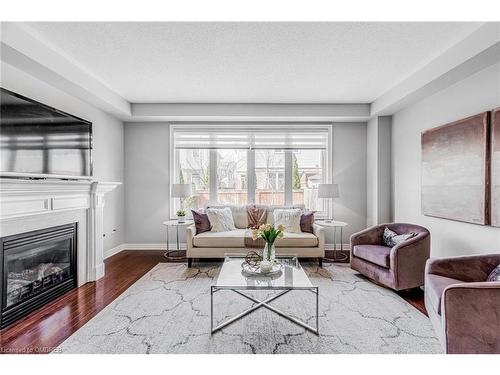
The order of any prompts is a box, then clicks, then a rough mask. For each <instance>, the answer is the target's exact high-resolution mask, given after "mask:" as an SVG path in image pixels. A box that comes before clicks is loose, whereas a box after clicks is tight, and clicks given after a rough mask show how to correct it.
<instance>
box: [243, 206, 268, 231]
mask: <svg viewBox="0 0 500 375" xmlns="http://www.w3.org/2000/svg"><path fill="white" fill-rule="evenodd" d="M247 220H248V228H250V229H258V228H259V227H260V226H261V225H263V224H265V223H266V220H267V210H266V209H265V208H263V207H261V208H257V207H255V206H248V207H247Z"/></svg>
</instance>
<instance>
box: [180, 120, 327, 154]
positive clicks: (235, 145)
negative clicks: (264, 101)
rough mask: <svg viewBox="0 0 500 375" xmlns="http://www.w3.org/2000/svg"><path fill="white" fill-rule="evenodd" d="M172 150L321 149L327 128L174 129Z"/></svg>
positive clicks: (325, 140)
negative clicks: (173, 148) (173, 147)
mask: <svg viewBox="0 0 500 375" xmlns="http://www.w3.org/2000/svg"><path fill="white" fill-rule="evenodd" d="M174 146H175V148H176V149H247V150H259V149H275V150H325V149H326V148H327V146H328V129H327V128H325V127H312V126H310V125H304V126H303V127H302V128H299V127H297V126H296V125H294V127H293V128H292V129H289V128H272V127H266V128H254V129H253V128H245V129H241V130H239V129H235V130H229V129H224V130H222V129H207V128H206V127H201V128H192V127H190V128H189V129H175V131H174Z"/></svg>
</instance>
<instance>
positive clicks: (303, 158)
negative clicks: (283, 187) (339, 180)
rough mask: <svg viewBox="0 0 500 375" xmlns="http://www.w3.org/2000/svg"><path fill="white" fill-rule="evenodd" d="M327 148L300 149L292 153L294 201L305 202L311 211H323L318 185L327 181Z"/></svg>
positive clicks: (295, 202)
mask: <svg viewBox="0 0 500 375" xmlns="http://www.w3.org/2000/svg"><path fill="white" fill-rule="evenodd" d="M325 152H326V151H325V150H299V151H295V152H293V154H292V189H293V203H294V204H303V205H305V206H306V208H307V209H309V210H311V211H321V210H322V204H323V202H319V201H318V185H319V184H321V183H322V182H324V181H325V176H324V173H323V171H324V160H325Z"/></svg>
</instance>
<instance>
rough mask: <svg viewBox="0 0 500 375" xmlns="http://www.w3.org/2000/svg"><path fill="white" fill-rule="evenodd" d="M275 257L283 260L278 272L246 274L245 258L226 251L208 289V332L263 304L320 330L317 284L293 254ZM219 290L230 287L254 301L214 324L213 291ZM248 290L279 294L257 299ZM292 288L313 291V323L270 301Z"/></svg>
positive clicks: (312, 330)
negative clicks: (309, 323)
mask: <svg viewBox="0 0 500 375" xmlns="http://www.w3.org/2000/svg"><path fill="white" fill-rule="evenodd" d="M276 259H277V260H278V261H279V262H280V263H281V264H282V270H281V272H280V273H278V274H274V275H269V276H260V275H248V274H246V273H244V272H242V271H243V269H242V267H241V264H242V262H243V261H244V260H245V255H241V254H238V255H233V254H226V256H225V260H224V264H223V265H222V269H221V271H220V273H219V277H218V278H217V282H216V283H215V285H212V286H211V290H210V330H211V333H215V332H217V331H219V330H221V329H222V328H224V327H226V326H228V325H229V324H231V323H234V322H235V321H237V320H239V319H241V318H243V317H244V316H245V315H248V314H250V313H251V312H253V311H255V310H257V309H259V308H261V307H265V308H267V309H268V310H270V311H273V312H275V313H276V314H278V315H280V316H282V317H283V318H286V319H288V320H290V321H292V322H294V323H295V324H298V325H299V326H301V327H304V328H305V329H307V330H309V331H311V332H313V333H315V334H316V335H318V334H319V325H318V307H319V306H318V304H319V289H318V287H317V286H313V285H312V284H311V281H310V280H309V278H308V277H307V275H306V273H305V272H304V270H303V269H302V266H301V265H300V263H299V261H298V259H297V257H296V256H294V255H286V256H278V257H276ZM220 290H231V291H233V292H235V293H236V294H239V295H240V296H242V297H244V298H247V299H249V300H250V301H252V302H255V305H253V306H252V307H250V308H249V309H247V310H245V311H243V312H242V313H240V314H238V315H236V316H234V317H232V318H230V319H228V320H226V321H225V322H223V323H221V324H219V325H218V326H216V327H214V321H213V315H214V294H215V293H217V292H218V291H220ZM248 290H252V291H255V290H276V291H277V292H279V293H278V294H275V295H273V296H272V297H269V298H267V299H265V300H264V301H260V300H258V299H257V298H254V297H253V296H251V295H248V294H246V293H245V292H244V291H248ZM293 290H309V291H311V292H312V293H314V294H315V295H316V315H315V318H316V327H312V326H310V325H308V324H306V323H304V322H303V321H301V320H299V319H297V318H295V317H292V316H290V315H288V314H287V313H285V312H283V311H281V310H278V309H277V308H275V307H274V306H271V305H270V302H271V301H274V300H276V299H277V298H279V297H281V296H283V295H285V294H287V293H289V292H291V291H293Z"/></svg>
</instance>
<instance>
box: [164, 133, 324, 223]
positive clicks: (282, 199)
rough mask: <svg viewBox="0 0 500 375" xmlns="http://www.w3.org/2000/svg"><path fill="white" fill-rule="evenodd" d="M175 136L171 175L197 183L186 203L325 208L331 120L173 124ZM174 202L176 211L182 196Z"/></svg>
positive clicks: (188, 206) (178, 180) (190, 205)
mask: <svg viewBox="0 0 500 375" xmlns="http://www.w3.org/2000/svg"><path fill="white" fill-rule="evenodd" d="M171 139H172V145H171V146H172V152H171V181H172V183H185V184H190V185H191V192H192V195H191V197H188V198H185V199H184V200H183V202H182V204H183V207H184V208H185V209H188V210H189V209H191V208H195V209H196V208H201V207H205V206H207V205H210V204H212V205H216V204H219V205H244V204H248V203H256V204H265V205H278V206H280V205H298V204H303V205H305V207H306V208H307V209H310V210H315V211H317V212H318V216H321V215H322V213H323V211H324V210H323V205H324V203H323V202H320V201H318V198H317V190H318V184H320V183H323V182H328V181H329V177H330V175H331V174H330V173H329V168H331V163H330V164H329V163H328V162H327V161H328V160H331V154H330V149H329V144H330V141H329V139H330V128H329V127H328V126H312V125H305V124H304V125H303V126H293V125H290V126H286V127H270V126H256V127H255V128H253V127H252V128H245V129H238V128H237V127H233V128H230V127H225V126H220V127H214V126H206V127H205V126H200V127H197V128H195V127H189V128H187V126H173V127H172V128H171ZM329 155H330V156H329ZM171 202H172V203H171V215H174V214H175V211H176V210H177V209H178V208H179V207H180V204H181V202H180V200H179V199H171Z"/></svg>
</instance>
